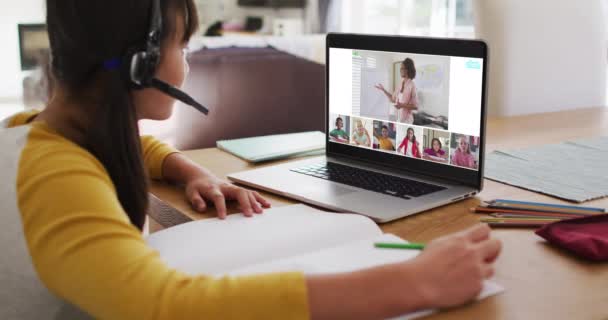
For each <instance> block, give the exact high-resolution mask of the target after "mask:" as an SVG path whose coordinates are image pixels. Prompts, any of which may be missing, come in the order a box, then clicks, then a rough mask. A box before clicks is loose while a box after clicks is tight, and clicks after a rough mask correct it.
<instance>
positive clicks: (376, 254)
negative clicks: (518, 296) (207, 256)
mask: <svg viewBox="0 0 608 320" xmlns="http://www.w3.org/2000/svg"><path fill="white" fill-rule="evenodd" d="M375 242H394V243H407V241H404V240H402V239H401V238H399V237H397V236H395V235H392V234H383V235H380V236H376V237H374V238H369V239H363V240H359V241H355V242H351V243H347V244H343V245H339V246H336V247H333V248H326V249H322V250H318V251H316V252H311V253H308V254H304V255H299V256H294V257H288V258H285V259H279V260H275V261H270V262H266V263H261V264H257V265H252V266H248V267H244V268H239V269H237V270H232V271H228V272H226V274H230V275H246V274H260V273H269V272H282V271H294V270H297V271H302V272H304V273H306V274H324V273H325V274H327V273H338V272H349V271H355V270H361V269H365V268H370V267H374V266H378V265H381V264H388V263H397V262H402V261H406V260H409V259H413V258H415V257H416V256H417V255H418V254H419V253H420V251H418V250H394V249H377V248H375V247H374V245H373V244H374V243H375ZM222 274H223V273H222ZM503 291H504V288H503V287H501V286H500V285H498V284H497V283H495V282H492V281H486V282H485V283H484V287H483V291H482V292H481V293H480V294H479V296H478V297H477V300H481V299H485V298H487V297H489V296H492V295H495V294H498V293H501V292H503ZM370 294H374V293H370ZM438 311H439V310H436V309H432V310H421V311H418V312H414V313H410V314H407V315H403V316H400V317H397V318H393V320H410V319H416V318H420V317H423V316H427V315H429V314H432V313H435V312H438Z"/></svg>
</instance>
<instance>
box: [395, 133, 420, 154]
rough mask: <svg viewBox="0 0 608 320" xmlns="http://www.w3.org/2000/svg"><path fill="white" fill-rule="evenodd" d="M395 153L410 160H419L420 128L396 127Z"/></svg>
mask: <svg viewBox="0 0 608 320" xmlns="http://www.w3.org/2000/svg"><path fill="white" fill-rule="evenodd" d="M397 127H398V128H397V141H399V146H398V147H397V153H398V154H401V155H404V156H406V157H411V158H418V159H420V158H421V150H420V145H421V141H420V140H419V139H421V138H422V132H423V131H422V128H420V127H415V126H404V125H398V126H397Z"/></svg>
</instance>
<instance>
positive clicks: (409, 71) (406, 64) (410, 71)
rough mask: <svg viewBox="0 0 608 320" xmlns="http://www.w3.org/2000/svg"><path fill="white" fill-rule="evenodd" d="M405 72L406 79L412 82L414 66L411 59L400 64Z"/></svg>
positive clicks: (414, 76)
mask: <svg viewBox="0 0 608 320" xmlns="http://www.w3.org/2000/svg"><path fill="white" fill-rule="evenodd" d="M401 63H402V64H403V66H404V67H405V70H406V71H407V77H408V78H410V79H412V80H414V78H416V66H415V65H414V60H412V59H411V58H405V60H403V62H401Z"/></svg>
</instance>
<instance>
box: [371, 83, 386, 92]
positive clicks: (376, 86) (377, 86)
mask: <svg viewBox="0 0 608 320" xmlns="http://www.w3.org/2000/svg"><path fill="white" fill-rule="evenodd" d="M374 88H376V89H378V90H381V91H386V89H384V86H383V85H382V84H380V83H378V84H377V85H375V86H374Z"/></svg>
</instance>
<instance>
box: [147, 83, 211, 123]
mask: <svg viewBox="0 0 608 320" xmlns="http://www.w3.org/2000/svg"><path fill="white" fill-rule="evenodd" d="M150 81H151V82H150V86H151V87H153V88H156V89H158V90H160V91H162V92H164V93H166V94H168V95H169V96H171V97H173V98H175V99H177V100H179V101H181V102H183V103H185V104H187V105H189V106H191V107H194V108H195V109H196V110H198V111H200V112H202V113H203V114H204V115H208V114H209V109H207V108H205V106H203V105H202V104H200V103H198V102H197V101H196V100H194V99H193V98H192V97H191V96H189V95H187V94H186V93H185V92H183V91H181V90H179V89H177V88H176V87H174V86H172V85H170V84H168V83H166V82H164V81H162V80H159V79H157V78H152V79H151V80H150Z"/></svg>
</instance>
